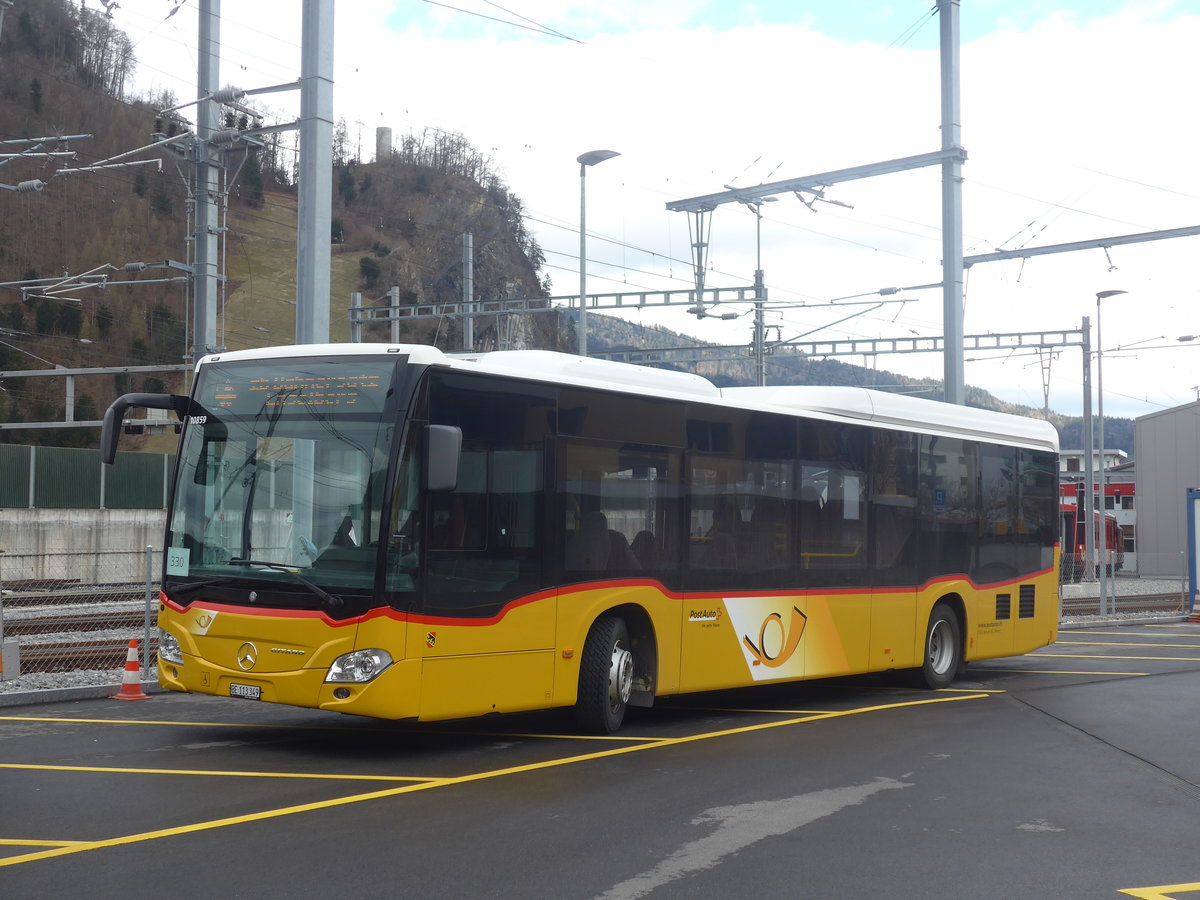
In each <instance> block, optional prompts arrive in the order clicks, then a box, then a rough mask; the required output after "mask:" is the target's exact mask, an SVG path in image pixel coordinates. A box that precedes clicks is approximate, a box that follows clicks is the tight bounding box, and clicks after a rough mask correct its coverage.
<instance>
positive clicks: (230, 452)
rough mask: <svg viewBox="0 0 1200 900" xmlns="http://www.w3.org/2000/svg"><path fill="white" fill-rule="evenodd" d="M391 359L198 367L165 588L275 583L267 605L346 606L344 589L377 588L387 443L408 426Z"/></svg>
mask: <svg viewBox="0 0 1200 900" xmlns="http://www.w3.org/2000/svg"><path fill="white" fill-rule="evenodd" d="M396 363H397V360H396V359H395V358H388V359H379V358H375V359H354V358H347V357H340V358H338V359H337V360H335V361H332V360H327V359H321V358H308V359H304V358H301V359H294V358H293V359H282V360H278V361H276V360H271V359H264V360H256V361H252V362H230V363H222V362H220V361H217V362H209V363H206V364H205V365H203V366H202V367H201V368H200V371H199V373H198V375H197V383H196V387H195V391H194V393H193V402H192V406H191V411H190V415H189V416H188V418H187V424H186V428H185V430H184V434H183V439H182V442H181V445H180V463H179V466H178V468H177V474H176V479H177V481H176V485H175V496H174V506H173V515H172V518H171V521H170V524H169V532H168V536H167V564H166V570H165V582H164V587H165V588H166V589H168V595H171V591H170V588H171V587H172V583H173V586H174V588H175V590H176V591H177V592H179V593H180V594H183V595H186V593H188V590H187V589H186V588H185V587H184V585H185V584H187V583H189V582H190V583H193V584H196V585H197V586H199V585H200V584H201V583H203V584H205V585H220V584H221V583H223V582H226V581H227V582H228V583H229V584H234V583H236V582H243V583H244V582H245V581H247V580H249V581H252V582H263V584H264V586H265V587H268V588H269V587H272V586H273V587H274V588H276V591H275V593H274V594H270V595H269V596H267V597H264V599H263V602H265V603H266V604H269V605H273V606H275V605H299V606H318V607H319V606H327V605H330V604H332V605H334V606H340V605H343V603H344V595H345V594H347V593H348V594H349V595H350V596H351V597H363V596H365V595H367V594H369V593H370V591H371V589H372V586H373V584H374V578H375V557H376V548H377V546H378V542H379V532H380V523H381V521H382V519H381V515H382V506H383V499H384V497H385V493H384V490H385V484H386V481H387V474H388V460H389V457H390V448H391V445H392V442H393V435H394V432H395V428H396V426H395V423H396V422H397V421H403V419H402V417H400V416H399V415H398V411H397V410H396V409H395V408H394V406H395V404H394V401H393V399H392V398H393V396H394V391H393V390H392V380H393V374H394V370H395V367H396ZM242 593H243V594H244V593H245V592H244V591H243V592H242ZM288 597H292V598H293V599H292V600H291V601H289V600H288ZM354 605H357V604H354ZM348 611H349V610H348Z"/></svg>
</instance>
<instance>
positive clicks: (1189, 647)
mask: <svg viewBox="0 0 1200 900" xmlns="http://www.w3.org/2000/svg"><path fill="white" fill-rule="evenodd" d="M1060 645H1064V646H1072V647H1176V648H1179V649H1182V650H1200V644H1149V643H1146V642H1145V641H1137V642H1133V643H1131V642H1129V641H1055V642H1054V644H1053V646H1055V647H1058V646H1060Z"/></svg>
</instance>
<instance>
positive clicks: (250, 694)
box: [229, 683, 262, 700]
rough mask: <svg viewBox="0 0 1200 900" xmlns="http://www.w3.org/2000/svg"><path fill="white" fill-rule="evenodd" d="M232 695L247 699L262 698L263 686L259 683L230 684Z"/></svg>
mask: <svg viewBox="0 0 1200 900" xmlns="http://www.w3.org/2000/svg"><path fill="white" fill-rule="evenodd" d="M229 696H230V697H241V698H243V699H245V700H258V699H261V698H262V688H261V687H259V686H258V685H257V684H237V683H231V684H230V685H229Z"/></svg>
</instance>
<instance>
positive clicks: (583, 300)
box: [575, 157, 588, 357]
mask: <svg viewBox="0 0 1200 900" xmlns="http://www.w3.org/2000/svg"><path fill="white" fill-rule="evenodd" d="M575 327H576V328H577V329H578V330H579V334H578V335H577V337H578V341H579V355H580V356H583V357H586V356H587V352H588V351H587V163H585V162H584V161H583V158H582V157H580V159H579V321H578V322H577V323H576V325H575Z"/></svg>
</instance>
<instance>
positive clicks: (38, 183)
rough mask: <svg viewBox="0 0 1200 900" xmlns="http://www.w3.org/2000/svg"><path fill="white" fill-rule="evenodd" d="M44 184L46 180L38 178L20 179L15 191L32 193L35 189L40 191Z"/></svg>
mask: <svg viewBox="0 0 1200 900" xmlns="http://www.w3.org/2000/svg"><path fill="white" fill-rule="evenodd" d="M45 186H46V182H44V181H42V180H41V179H40V178H34V179H33V180H32V181H22V182H21V183H20V184H18V185H17V193H18V194H32V193H34V192H36V191H40V190H41V189H42V188H44V187H45Z"/></svg>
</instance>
